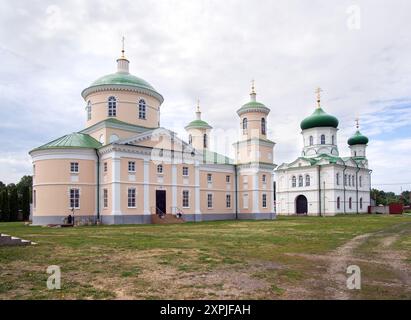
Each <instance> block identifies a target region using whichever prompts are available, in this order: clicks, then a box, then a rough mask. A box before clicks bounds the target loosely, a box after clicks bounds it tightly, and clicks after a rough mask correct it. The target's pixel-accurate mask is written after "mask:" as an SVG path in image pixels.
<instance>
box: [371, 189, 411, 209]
mask: <svg viewBox="0 0 411 320" xmlns="http://www.w3.org/2000/svg"><path fill="white" fill-rule="evenodd" d="M410 197H411V195H410V191H408V190H407V191H403V192H401V194H395V193H394V192H385V191H382V190H377V189H371V198H372V199H374V200H375V204H376V205H377V206H378V205H380V204H382V205H384V206H386V205H390V204H392V203H402V204H403V205H404V206H409V205H410V203H411V199H410Z"/></svg>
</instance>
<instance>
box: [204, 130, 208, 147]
mask: <svg viewBox="0 0 411 320" xmlns="http://www.w3.org/2000/svg"><path fill="white" fill-rule="evenodd" d="M207 140H208V138H207V134H206V133H204V135H203V146H204V148H208V146H207V145H208V141H207Z"/></svg>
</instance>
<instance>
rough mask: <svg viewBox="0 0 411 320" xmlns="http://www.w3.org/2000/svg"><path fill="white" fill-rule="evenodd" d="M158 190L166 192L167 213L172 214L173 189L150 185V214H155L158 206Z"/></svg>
mask: <svg viewBox="0 0 411 320" xmlns="http://www.w3.org/2000/svg"><path fill="white" fill-rule="evenodd" d="M156 190H165V191H166V211H167V212H166V213H171V207H172V206H173V203H172V188H171V187H170V186H164V185H150V187H149V194H150V206H149V209H150V213H151V214H154V213H155V206H156Z"/></svg>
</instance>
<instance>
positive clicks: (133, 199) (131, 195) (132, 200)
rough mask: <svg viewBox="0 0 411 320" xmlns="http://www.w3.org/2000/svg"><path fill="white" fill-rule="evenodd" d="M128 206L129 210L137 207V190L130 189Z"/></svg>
mask: <svg viewBox="0 0 411 320" xmlns="http://www.w3.org/2000/svg"><path fill="white" fill-rule="evenodd" d="M127 206H128V207H129V208H135V207H136V189H135V188H128V199H127Z"/></svg>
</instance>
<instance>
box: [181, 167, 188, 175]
mask: <svg viewBox="0 0 411 320" xmlns="http://www.w3.org/2000/svg"><path fill="white" fill-rule="evenodd" d="M182 171H183V172H182V174H183V177H188V176H189V168H188V167H187V166H183V169H182ZM185 171H186V172H185Z"/></svg>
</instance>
